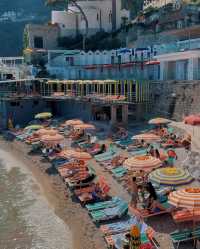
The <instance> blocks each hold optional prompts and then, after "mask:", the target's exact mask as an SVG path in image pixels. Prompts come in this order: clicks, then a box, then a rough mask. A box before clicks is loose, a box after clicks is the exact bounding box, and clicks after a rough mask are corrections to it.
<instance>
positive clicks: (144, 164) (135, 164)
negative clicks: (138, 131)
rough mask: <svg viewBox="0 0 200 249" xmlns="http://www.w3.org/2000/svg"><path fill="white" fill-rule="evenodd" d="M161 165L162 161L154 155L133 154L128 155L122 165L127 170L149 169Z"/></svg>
mask: <svg viewBox="0 0 200 249" xmlns="http://www.w3.org/2000/svg"><path fill="white" fill-rule="evenodd" d="M161 165H162V162H161V161H160V160H159V159H158V158H155V157H152V156H146V155H145V156H134V157H130V158H128V159H127V160H125V162H124V166H125V167H126V168H127V169H128V170H133V171H138V170H144V171H147V172H148V171H151V170H153V169H155V168H158V167H160V166H161Z"/></svg>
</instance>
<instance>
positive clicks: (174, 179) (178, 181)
mask: <svg viewBox="0 0 200 249" xmlns="http://www.w3.org/2000/svg"><path fill="white" fill-rule="evenodd" d="M149 180H150V181H152V182H154V183H157V184H161V185H168V186H178V185H184V184H189V183H190V182H191V181H192V180H193V177H192V176H191V175H190V173H189V172H188V171H187V170H184V169H181V168H176V167H167V168H163V169H156V170H154V171H153V172H151V173H150V174H149Z"/></svg>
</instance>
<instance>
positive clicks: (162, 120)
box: [148, 118, 171, 125]
mask: <svg viewBox="0 0 200 249" xmlns="http://www.w3.org/2000/svg"><path fill="white" fill-rule="evenodd" d="M170 122H171V121H170V120H169V119H166V118H153V119H151V120H149V122H148V123H149V124H153V125H162V124H168V123H170Z"/></svg>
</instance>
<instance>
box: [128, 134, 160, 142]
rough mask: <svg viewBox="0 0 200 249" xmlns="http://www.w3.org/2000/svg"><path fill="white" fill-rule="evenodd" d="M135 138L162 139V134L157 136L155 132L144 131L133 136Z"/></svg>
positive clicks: (146, 139)
mask: <svg viewBox="0 0 200 249" xmlns="http://www.w3.org/2000/svg"><path fill="white" fill-rule="evenodd" d="M132 139H134V140H145V141H160V136H157V135H155V134H153V133H143V134H139V135H136V136H133V137H132Z"/></svg>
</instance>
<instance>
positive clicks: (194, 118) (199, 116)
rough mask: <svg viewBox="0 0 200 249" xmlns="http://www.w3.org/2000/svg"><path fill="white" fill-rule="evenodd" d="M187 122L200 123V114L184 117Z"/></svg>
mask: <svg viewBox="0 0 200 249" xmlns="http://www.w3.org/2000/svg"><path fill="white" fill-rule="evenodd" d="M184 123H185V124H190V125H199V124H200V114H196V115H190V116H188V117H185V118H184Z"/></svg>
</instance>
